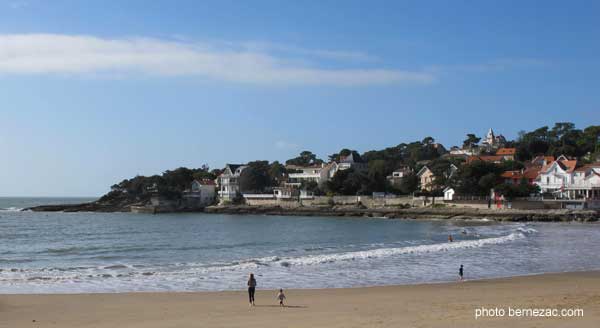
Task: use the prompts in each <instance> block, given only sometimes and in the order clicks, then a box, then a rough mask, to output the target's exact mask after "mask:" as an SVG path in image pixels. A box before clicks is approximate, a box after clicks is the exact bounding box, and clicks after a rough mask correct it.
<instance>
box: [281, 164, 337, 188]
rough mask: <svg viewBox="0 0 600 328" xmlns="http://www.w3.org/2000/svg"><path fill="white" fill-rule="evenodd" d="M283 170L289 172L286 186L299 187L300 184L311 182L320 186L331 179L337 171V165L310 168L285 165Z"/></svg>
mask: <svg viewBox="0 0 600 328" xmlns="http://www.w3.org/2000/svg"><path fill="white" fill-rule="evenodd" d="M285 168H286V169H287V170H288V172H289V173H288V182H287V183H286V185H288V186H292V187H299V186H300V184H302V182H311V181H312V182H316V183H317V185H319V186H322V185H323V184H324V183H325V182H327V181H328V180H329V179H331V178H333V176H334V175H335V173H336V172H337V170H338V164H337V163H335V162H331V163H328V164H320V165H311V166H298V165H286V167H285Z"/></svg>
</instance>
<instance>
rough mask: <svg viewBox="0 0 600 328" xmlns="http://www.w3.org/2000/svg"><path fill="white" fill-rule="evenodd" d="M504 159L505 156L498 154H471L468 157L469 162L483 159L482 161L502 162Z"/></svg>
mask: <svg viewBox="0 0 600 328" xmlns="http://www.w3.org/2000/svg"><path fill="white" fill-rule="evenodd" d="M502 160H504V157H503V156H498V155H488V156H469V157H468V158H467V164H471V163H473V162H475V161H482V162H501V161H502Z"/></svg>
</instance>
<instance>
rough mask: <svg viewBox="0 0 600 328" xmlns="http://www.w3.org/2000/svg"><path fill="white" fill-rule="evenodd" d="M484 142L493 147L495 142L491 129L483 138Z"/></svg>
mask: <svg viewBox="0 0 600 328" xmlns="http://www.w3.org/2000/svg"><path fill="white" fill-rule="evenodd" d="M485 141H486V142H487V143H488V144H489V145H493V144H494V143H495V142H496V136H495V135H494V130H492V128H490V130H489V131H488V133H487V136H486V137H485Z"/></svg>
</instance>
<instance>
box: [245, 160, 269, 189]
mask: <svg viewBox="0 0 600 328" xmlns="http://www.w3.org/2000/svg"><path fill="white" fill-rule="evenodd" d="M247 165H248V167H247V168H245V169H244V170H243V171H242V173H241V174H240V178H239V184H240V191H242V192H249V193H262V192H263V191H265V189H267V188H268V187H271V186H272V181H271V177H270V176H269V170H270V166H269V162H268V161H254V162H249V163H248V164H247Z"/></svg>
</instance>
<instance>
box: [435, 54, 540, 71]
mask: <svg viewBox="0 0 600 328" xmlns="http://www.w3.org/2000/svg"><path fill="white" fill-rule="evenodd" d="M548 65H549V63H548V62H547V61H545V60H541V59H536V58H499V59H494V60H490V61H487V62H483V63H479V64H459V65H438V66H430V67H429V68H428V69H427V71H429V72H432V73H439V72H450V71H460V72H474V73H487V72H499V71H506V70H512V69H527V68H541V67H545V66H548Z"/></svg>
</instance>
